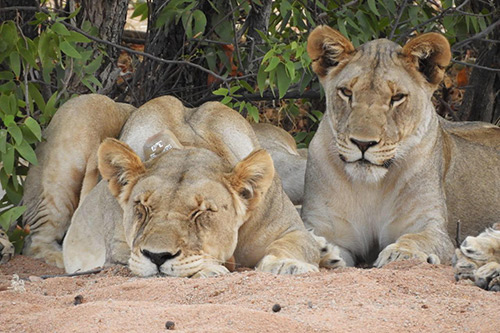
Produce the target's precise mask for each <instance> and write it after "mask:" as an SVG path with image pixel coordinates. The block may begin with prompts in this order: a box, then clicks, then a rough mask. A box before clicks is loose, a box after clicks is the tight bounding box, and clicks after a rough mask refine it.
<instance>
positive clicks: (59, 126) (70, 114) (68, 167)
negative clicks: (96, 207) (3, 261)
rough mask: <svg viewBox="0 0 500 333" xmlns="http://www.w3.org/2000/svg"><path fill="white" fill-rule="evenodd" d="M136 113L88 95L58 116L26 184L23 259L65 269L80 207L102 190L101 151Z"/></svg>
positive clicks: (71, 102) (107, 100)
mask: <svg viewBox="0 0 500 333" xmlns="http://www.w3.org/2000/svg"><path fill="white" fill-rule="evenodd" d="M134 109H135V108H134V107H133V106H131V105H128V104H122V103H115V102H114V101H113V100H111V99H109V98H108V97H106V96H102V95H97V94H90V95H83V96H79V97H76V98H73V99H71V100H69V101H68V102H66V103H64V105H63V106H61V107H60V108H59V110H58V111H57V112H56V114H55V115H54V117H53V118H52V121H51V122H50V124H49V126H48V127H47V128H46V130H45V131H44V133H43V138H44V140H45V141H42V142H41V143H40V144H39V145H38V146H37V148H36V150H35V152H36V156H37V159H38V164H37V165H31V166H30V168H29V171H28V175H27V176H26V182H25V184H24V195H23V204H24V205H26V208H27V209H26V211H25V213H24V215H23V224H24V226H29V228H30V234H29V235H28V236H27V237H26V240H25V245H24V250H23V253H24V254H26V255H29V256H33V257H35V258H43V259H45V261H46V262H47V263H49V264H53V265H56V266H58V267H61V268H62V267H64V264H63V260H62V252H61V243H62V239H63V237H64V234H65V233H66V231H67V229H68V226H69V223H70V221H71V216H72V215H73V212H74V211H75V209H76V207H77V206H78V203H79V202H80V201H81V200H82V199H83V198H84V197H85V196H86V195H87V194H88V193H89V191H90V190H91V189H92V188H93V187H94V186H95V185H96V184H97V181H98V176H99V172H98V170H97V154H96V151H97V148H98V147H99V144H100V143H101V142H102V140H104V139H105V138H107V137H116V136H118V134H119V133H120V130H121V128H122V126H123V124H124V123H125V120H127V119H128V116H129V115H130V113H131V112H132V111H133V110H134Z"/></svg>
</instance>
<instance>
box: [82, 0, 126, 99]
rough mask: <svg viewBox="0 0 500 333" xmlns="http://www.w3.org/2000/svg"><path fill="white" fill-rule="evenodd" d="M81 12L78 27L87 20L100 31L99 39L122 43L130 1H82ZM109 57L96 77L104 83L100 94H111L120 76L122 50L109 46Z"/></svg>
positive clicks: (107, 50)
mask: <svg viewBox="0 0 500 333" xmlns="http://www.w3.org/2000/svg"><path fill="white" fill-rule="evenodd" d="M80 6H81V8H82V9H81V11H80V13H79V14H78V17H77V21H78V25H79V26H81V24H82V23H83V22H84V21H85V20H87V21H89V22H90V23H91V24H92V25H93V26H94V27H96V28H97V29H98V31H99V37H100V38H102V39H104V40H107V41H110V42H112V43H115V44H120V43H121V41H122V34H123V28H124V26H125V21H126V19H127V8H128V0H81V1H80ZM106 52H107V55H108V57H107V58H105V59H104V61H103V64H102V66H101V67H100V68H99V69H98V70H97V72H96V74H95V76H96V77H97V78H98V79H99V81H100V82H101V83H102V85H103V88H101V89H100V90H99V93H102V94H109V93H110V92H111V90H112V89H113V88H114V85H115V82H116V78H117V77H118V75H119V74H120V69H119V68H118V66H117V61H118V57H119V55H120V50H118V49H117V48H115V47H112V46H108V47H107V49H106Z"/></svg>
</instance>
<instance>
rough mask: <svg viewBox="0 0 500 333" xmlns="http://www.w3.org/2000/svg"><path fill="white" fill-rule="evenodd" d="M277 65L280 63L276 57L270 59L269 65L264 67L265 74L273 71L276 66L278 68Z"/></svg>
mask: <svg viewBox="0 0 500 333" xmlns="http://www.w3.org/2000/svg"><path fill="white" fill-rule="evenodd" d="M279 63H280V58H278V57H273V58H271V60H270V61H269V65H268V66H267V67H266V69H265V71H266V72H270V71H272V70H273V69H275V68H276V66H278V64H279Z"/></svg>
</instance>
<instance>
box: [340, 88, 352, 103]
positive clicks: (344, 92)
mask: <svg viewBox="0 0 500 333" xmlns="http://www.w3.org/2000/svg"><path fill="white" fill-rule="evenodd" d="M338 92H339V95H340V97H341V98H342V99H347V100H349V101H350V100H351V98H352V90H350V89H347V88H346V87H340V88H338Z"/></svg>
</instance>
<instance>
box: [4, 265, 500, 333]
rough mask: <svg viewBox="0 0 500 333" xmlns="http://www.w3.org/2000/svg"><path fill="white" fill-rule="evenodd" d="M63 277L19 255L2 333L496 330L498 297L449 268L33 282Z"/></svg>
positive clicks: (115, 272)
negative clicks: (170, 329) (459, 277)
mask: <svg viewBox="0 0 500 333" xmlns="http://www.w3.org/2000/svg"><path fill="white" fill-rule="evenodd" d="M61 273H62V271H61V270H59V269H57V268H54V267H51V266H48V265H46V264H44V263H42V262H40V261H38V260H33V259H30V258H26V257H23V256H17V257H15V258H14V260H12V261H11V262H9V263H7V264H5V265H2V266H0V332H142V333H145V332H164V331H166V330H167V329H166V327H165V324H166V323H167V321H172V322H173V323H174V324H175V326H174V330H176V331H180V332H182V331H184V332H395V331H401V332H454V331H456V332H498V331H499V330H500V329H499V328H500V316H499V315H498V314H499V313H500V293H495V292H487V291H484V290H481V289H479V288H477V287H475V286H473V285H471V284H470V283H468V282H463V281H462V282H458V283H457V282H455V281H454V279H453V273H452V269H451V268H450V267H447V266H440V265H429V264H418V263H416V262H412V261H407V262H401V263H394V264H390V265H388V266H387V267H386V268H382V269H358V268H348V269H342V270H337V271H326V270H324V271H321V272H319V273H312V274H307V275H302V276H274V275H271V274H267V273H261V272H255V271H241V272H234V273H231V274H229V275H226V276H223V277H216V278H206V279H187V278H168V277H153V278H138V277H134V276H132V275H131V274H130V272H129V271H128V269H127V268H125V267H111V268H107V269H105V270H104V271H102V272H101V273H99V274H95V275H87V276H80V277H51V278H46V279H40V278H39V276H42V275H46V274H50V275H55V274H61ZM13 274H17V275H19V276H20V278H21V279H20V281H21V282H15V281H14V282H12V281H13ZM14 280H15V279H14ZM23 283H24V285H23ZM75 299H76V300H75ZM75 303H77V304H76V305H75ZM78 303H81V304H78ZM275 304H279V305H280V307H281V310H280V311H279V312H273V311H272V308H273V306H274V305H275Z"/></svg>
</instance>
